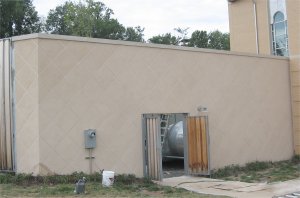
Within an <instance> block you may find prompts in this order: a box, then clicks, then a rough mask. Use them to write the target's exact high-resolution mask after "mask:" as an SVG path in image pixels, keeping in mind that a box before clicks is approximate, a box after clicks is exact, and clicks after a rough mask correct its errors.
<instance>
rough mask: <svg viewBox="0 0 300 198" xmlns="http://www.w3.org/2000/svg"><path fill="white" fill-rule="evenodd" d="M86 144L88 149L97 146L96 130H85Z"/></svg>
mask: <svg viewBox="0 0 300 198" xmlns="http://www.w3.org/2000/svg"><path fill="white" fill-rule="evenodd" d="M84 146H85V148H86V149H92V148H95V147H96V130H95V129H87V130H84Z"/></svg>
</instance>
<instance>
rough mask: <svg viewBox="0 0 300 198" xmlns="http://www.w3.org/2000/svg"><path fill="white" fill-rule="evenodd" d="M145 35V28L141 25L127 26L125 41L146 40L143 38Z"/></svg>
mask: <svg viewBox="0 0 300 198" xmlns="http://www.w3.org/2000/svg"><path fill="white" fill-rule="evenodd" d="M143 36H144V28H141V27H140V26H137V27H134V28H133V27H127V28H126V31H125V34H124V38H123V40H125V41H137V42H145V41H144V39H143Z"/></svg>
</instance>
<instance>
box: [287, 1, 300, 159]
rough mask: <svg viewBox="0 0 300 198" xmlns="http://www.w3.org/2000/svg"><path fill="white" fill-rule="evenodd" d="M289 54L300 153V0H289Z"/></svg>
mask: <svg viewBox="0 0 300 198" xmlns="http://www.w3.org/2000/svg"><path fill="white" fill-rule="evenodd" d="M286 3H287V17H288V19H287V21H288V35H289V56H290V70H291V84H292V99H293V121H294V144H295V151H296V154H300V37H299V32H300V12H299V10H300V1H298V0H287V1H286Z"/></svg>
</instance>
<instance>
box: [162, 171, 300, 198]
mask: <svg viewBox="0 0 300 198" xmlns="http://www.w3.org/2000/svg"><path fill="white" fill-rule="evenodd" d="M157 183H158V184H160V185H163V186H172V187H178V188H184V189H187V190H190V191H193V192H197V193H202V194H210V195H223V196H229V197H239V198H253V197H255V198H262V197H277V196H282V195H285V194H288V193H293V192H299V191H300V179H296V180H290V181H286V182H277V183H271V184H267V183H245V182H237V181H224V180H217V179H209V178H202V177H192V176H181V177H172V178H166V179H163V181H161V182H157Z"/></svg>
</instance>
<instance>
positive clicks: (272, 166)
mask: <svg viewBox="0 0 300 198" xmlns="http://www.w3.org/2000/svg"><path fill="white" fill-rule="evenodd" d="M212 172H213V174H212V175H211V177H212V178H219V179H224V180H239V181H243V182H276V181H286V180H290V179H295V178H299V177H300V157H299V155H298V156H294V157H293V158H292V159H291V160H285V161H280V162H258V161H256V162H250V163H247V164H246V165H245V166H243V167H240V166H238V165H231V166H226V167H224V168H221V169H218V170H213V171H212Z"/></svg>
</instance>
